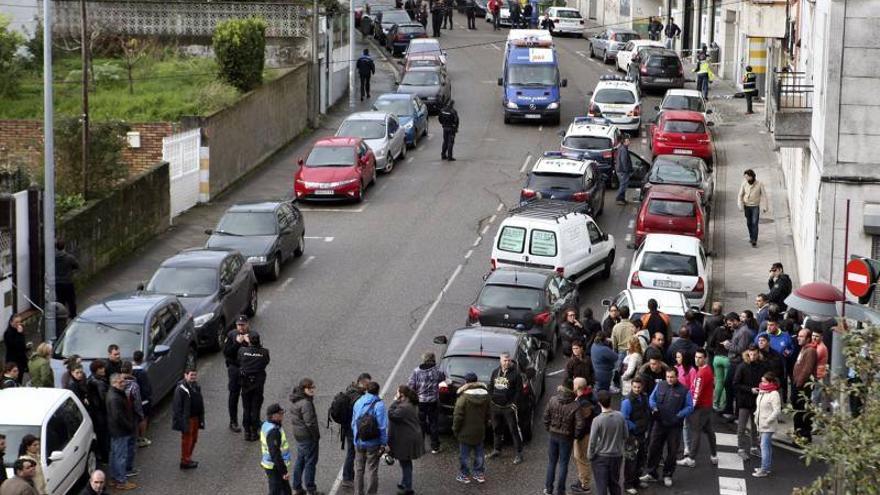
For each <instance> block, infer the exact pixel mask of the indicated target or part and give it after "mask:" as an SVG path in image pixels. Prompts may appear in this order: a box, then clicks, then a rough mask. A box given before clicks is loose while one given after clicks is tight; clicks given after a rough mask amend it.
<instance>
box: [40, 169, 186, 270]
mask: <svg viewBox="0 0 880 495" xmlns="http://www.w3.org/2000/svg"><path fill="white" fill-rule="evenodd" d="M169 194H170V191H169V174H168V164H167V163H161V164H159V165H154V167H153V168H152V169H150V170H148V171H146V172H144V173H142V174H140V175H138V176H136V177H134V178H132V179H130V180H128V181H126V182H125V183H123V184H122V185H120V186H119V188H117V189H116V190H115V191H113V193H111V194H110V195H109V196H107V197H106V198H104V199H101V200H99V201H95V202H93V203H90V204H88V205H86V206H85V207H83V208H80V209H78V210H74V211H72V212H70V213H68V214H67V215H65V216H64V217H63V218H61V219H60V220H59V222H58V225H57V236H58V237H59V238H60V239H64V240H65V242H66V243H67V247H68V250H69V251H71V252H72V253H74V254H75V255H76V256H77V258H78V259H79V264H80V270H79V272H77V282H78V283H79V284H80V285H81V284H84V283H86V282H87V281H88V280H89V279H90V278H92V277H93V276H94V275H96V274H97V273H98V272H99V271H101V270H102V269H104V268H106V267H108V266H110V265H112V264H113V263H115V262H117V261H120V260H122V259H123V258H125V257H126V256H128V255H130V254H131V253H133V252H134V251H135V250H137V249H138V248H141V247H143V246H144V244H146V243H147V242H149V241H150V239H152V238H153V237H154V236H156V235H157V234H159V233H160V232H163V231H164V230H165V229H167V228H168V227H169V225H170V218H171V202H170V197H169Z"/></svg>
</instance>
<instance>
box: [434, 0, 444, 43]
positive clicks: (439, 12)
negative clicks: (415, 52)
mask: <svg viewBox="0 0 880 495" xmlns="http://www.w3.org/2000/svg"><path fill="white" fill-rule="evenodd" d="M444 17H446V6H445V5H444V4H443V0H435V1H434V3H433V4H431V30H432V32H433V35H434V38H439V37H440V27H441V26H442V24H443V18H444Z"/></svg>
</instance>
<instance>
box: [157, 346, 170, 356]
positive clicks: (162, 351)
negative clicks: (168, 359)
mask: <svg viewBox="0 0 880 495" xmlns="http://www.w3.org/2000/svg"><path fill="white" fill-rule="evenodd" d="M169 352H171V348H170V347H168V346H167V345H162V344H159V345H157V346H156V347H154V348H153V357H154V358H160V357H162V356H165V355H167V354H168V353H169Z"/></svg>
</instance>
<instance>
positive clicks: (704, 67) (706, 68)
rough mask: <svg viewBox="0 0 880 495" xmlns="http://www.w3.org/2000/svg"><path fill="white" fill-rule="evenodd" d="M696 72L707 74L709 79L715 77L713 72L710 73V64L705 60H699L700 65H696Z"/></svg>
mask: <svg viewBox="0 0 880 495" xmlns="http://www.w3.org/2000/svg"><path fill="white" fill-rule="evenodd" d="M697 74H708V76H709V80H710V81H711V80H713V79H715V74H713V73H712V66H711V65H709V62H708V61H707V60H703V61H702V62H700V65H698V66H697Z"/></svg>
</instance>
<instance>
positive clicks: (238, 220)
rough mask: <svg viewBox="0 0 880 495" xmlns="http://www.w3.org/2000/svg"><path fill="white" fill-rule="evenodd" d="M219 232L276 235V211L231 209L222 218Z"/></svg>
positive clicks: (245, 234)
mask: <svg viewBox="0 0 880 495" xmlns="http://www.w3.org/2000/svg"><path fill="white" fill-rule="evenodd" d="M214 232H215V233H217V234H229V235H243V236H248V235H275V213H273V212H271V211H267V212H250V211H241V212H238V211H231V212H229V213H227V214H225V215H223V218H221V219H220V224H219V225H217V230H215V231H214Z"/></svg>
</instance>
